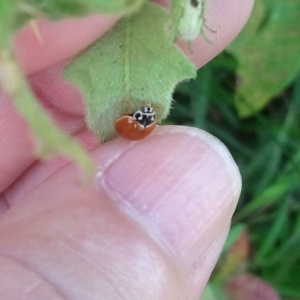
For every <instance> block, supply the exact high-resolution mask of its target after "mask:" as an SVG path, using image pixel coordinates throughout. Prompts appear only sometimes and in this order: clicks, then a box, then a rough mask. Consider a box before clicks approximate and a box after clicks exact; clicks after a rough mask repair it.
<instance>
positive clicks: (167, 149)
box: [104, 126, 241, 264]
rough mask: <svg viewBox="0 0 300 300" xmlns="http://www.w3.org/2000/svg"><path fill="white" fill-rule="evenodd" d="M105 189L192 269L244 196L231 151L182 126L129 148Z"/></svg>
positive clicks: (107, 177) (163, 128) (110, 173)
mask: <svg viewBox="0 0 300 300" xmlns="http://www.w3.org/2000/svg"><path fill="white" fill-rule="evenodd" d="M104 183H105V185H106V186H107V188H108V189H109V190H110V191H113V193H114V195H115V196H114V197H115V198H116V199H115V200H116V201H118V202H119V203H120V205H121V206H122V205H123V206H124V207H125V206H126V207H130V208H131V209H132V210H133V211H134V212H135V213H136V214H137V215H138V216H139V217H141V218H142V219H143V220H145V221H146V224H147V227H148V229H149V228H150V230H154V231H156V230H157V232H159V234H160V236H161V237H162V239H163V240H164V241H165V242H166V243H167V244H168V245H169V248H170V249H172V251H173V252H174V253H175V254H176V255H177V256H178V257H180V258H182V259H183V260H185V261H186V263H188V264H190V263H193V262H194V261H195V260H196V259H197V258H198V257H199V256H201V254H202V253H204V252H205V251H206V250H207V249H208V248H209V247H210V245H211V244H212V243H213V241H214V240H215V239H216V238H217V237H218V236H219V235H220V233H221V232H222V231H223V229H224V227H225V226H227V224H228V222H230V219H231V216H232V214H233V212H234V209H235V207H236V203H237V201H238V197H239V195H240V190H241V179H240V174H239V171H238V168H237V166H236V164H235V162H234V160H233V158H232V156H231V155H230V153H229V152H228V150H227V149H226V147H225V146H224V145H223V144H222V143H221V142H220V141H219V140H218V139H216V138H214V137H213V136H212V135H210V134H208V133H206V132H204V131H201V130H198V129H194V128H189V127H182V126H160V127H159V128H158V129H157V130H156V134H155V135H153V136H151V137H149V138H147V139H145V140H144V141H141V142H135V143H132V144H130V147H128V148H127V149H126V150H125V151H124V152H123V153H122V154H121V155H120V156H119V157H118V159H117V160H115V161H114V162H113V163H112V164H111V165H110V166H109V167H108V169H107V170H106V171H105V174H104Z"/></svg>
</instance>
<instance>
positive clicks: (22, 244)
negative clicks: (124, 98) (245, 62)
mask: <svg viewBox="0 0 300 300" xmlns="http://www.w3.org/2000/svg"><path fill="white" fill-rule="evenodd" d="M252 5H253V1H252V0H248V1H246V0H244V1H239V0H227V1H216V0H215V1H213V0H211V1H210V2H209V5H208V10H207V22H208V25H209V27H211V28H213V29H214V30H216V31H217V33H210V32H209V31H208V32H207V36H208V38H209V39H210V40H211V41H212V42H213V44H208V43H207V42H206V41H205V40H204V39H203V38H202V37H201V36H199V38H197V39H196V41H195V42H194V43H193V47H192V49H193V53H190V52H189V51H188V49H187V46H186V43H183V42H179V44H180V45H181V46H182V47H183V50H184V51H186V53H188V55H189V56H190V57H191V59H192V60H193V61H194V63H195V65H196V66H197V67H201V66H202V65H204V64H205V63H207V62H208V61H209V60H210V59H212V58H213V57H214V56H215V55H217V54H218V53H219V52H220V51H222V49H224V47H225V46H226V45H228V44H229V43H230V42H231V41H232V40H233V39H234V38H235V37H236V35H237V34H238V33H239V32H240V30H241V29H242V27H243V26H244V24H245V23H246V21H247V19H248V17H249V15H250V12H251V8H252ZM116 21H117V18H116V17H107V16H106V17H104V16H100V15H93V16H89V17H86V18H84V19H72V20H66V21H62V22H57V23H51V22H48V21H39V22H38V28H39V30H40V33H41V36H42V38H43V42H42V43H41V42H40V41H38V39H37V37H36V35H35V34H34V33H33V30H32V28H30V27H26V28H24V29H22V30H21V31H20V32H19V33H17V34H16V36H15V39H14V45H15V49H16V53H17V56H18V58H19V60H20V64H21V65H22V67H23V69H24V72H25V73H26V74H27V76H28V78H29V80H30V82H31V84H32V87H33V89H34V91H35V92H36V94H37V96H38V97H39V99H40V101H41V102H42V103H43V104H44V105H45V107H46V108H47V109H48V110H49V111H50V112H51V114H52V115H53V117H54V119H55V121H56V123H57V124H59V126H61V127H62V128H63V130H64V131H66V132H68V133H69V134H71V135H73V136H74V137H76V138H77V139H78V140H80V141H81V142H82V143H83V144H84V145H85V147H86V148H87V149H89V150H90V152H91V155H92V157H93V159H94V160H95V163H96V164H97V166H98V173H97V177H96V179H95V183H94V184H92V185H82V184H80V180H79V173H78V170H77V167H76V166H75V165H74V164H72V163H69V162H68V161H67V160H65V159H63V158H56V159H54V160H52V161H50V162H41V161H38V160H36V158H35V156H34V147H33V142H32V137H31V135H30V132H29V131H28V129H27V127H26V124H25V122H24V121H23V120H22V119H21V117H20V116H19V115H18V113H17V112H16V111H15V109H14V108H13V107H12V105H11V102H10V101H9V100H8V99H7V98H6V97H5V96H4V95H3V94H2V93H1V94H0V104H1V105H0V122H1V126H0V136H1V139H0V170H1V175H2V176H1V178H0V191H1V192H0V265H1V269H0V295H1V297H2V298H3V299H10V300H14V299H18V300H20V299H21V300H22V299H31V300H32V299H39V300H40V299H55V300H56V299H57V300H58V299H59V300H60V299H72V300H77V299H87V300H90V299H146V300H147V299H173V300H174V299H199V296H200V294H201V292H202V291H203V288H204V287H205V285H206V283H207V280H208V278H209V276H210V274H211V271H212V269H213V267H214V265H215V263H216V261H217V259H218V257H219V254H220V252H221V250H222V246H223V244H224V241H225V239H226V236H227V232H228V229H229V225H230V220H231V217H232V214H233V212H234V209H235V207H236V203H237V200H238V197H239V194H240V189H241V179H240V175H239V171H238V169H237V166H236V165H235V163H234V161H233V159H232V157H231V155H230V154H229V152H228V151H227V149H226V148H225V146H224V145H223V144H221V142H220V141H218V140H217V139H215V138H214V137H212V136H211V135H209V134H208V133H205V132H204V131H201V130H198V129H192V128H187V127H180V126H160V127H159V128H157V129H156V130H155V131H154V133H153V134H152V135H151V136H150V137H149V138H147V139H145V140H143V141H141V142H130V141H126V140H123V139H121V138H117V139H115V140H113V141H111V142H109V143H106V144H104V145H99V144H98V142H97V140H96V138H95V136H94V135H93V134H92V133H91V132H89V131H88V130H87V128H86V127H85V123H84V118H83V104H82V97H81V95H80V93H79V91H78V90H76V88H75V87H73V86H72V85H70V84H69V83H66V82H63V81H62V79H61V71H62V68H63V66H64V65H65V64H66V60H68V59H70V58H71V57H72V56H74V55H75V54H76V53H78V52H79V51H80V50H82V49H84V48H85V47H87V46H88V45H89V44H90V43H92V42H93V41H94V40H95V39H97V38H98V37H100V36H101V35H102V34H103V33H105V32H106V31H107V30H108V29H109V28H110V27H111V26H112V25H113V24H114V23H115V22H116ZM145 158H146V159H145ZM158 179H159V180H158Z"/></svg>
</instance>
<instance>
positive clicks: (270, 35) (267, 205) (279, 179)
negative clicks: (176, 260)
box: [168, 0, 300, 300]
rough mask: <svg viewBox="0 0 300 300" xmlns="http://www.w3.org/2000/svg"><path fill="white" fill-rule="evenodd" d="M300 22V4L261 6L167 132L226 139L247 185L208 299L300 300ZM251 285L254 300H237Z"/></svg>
mask: <svg viewBox="0 0 300 300" xmlns="http://www.w3.org/2000/svg"><path fill="white" fill-rule="evenodd" d="M299 18H300V1H294V0H279V1H278V0H276V1H275V0H263V1H256V6H255V9H254V11H253V15H252V17H251V20H250V22H249V24H248V25H247V26H246V28H245V29H244V31H243V32H242V33H241V34H240V36H239V37H238V39H237V40H236V41H235V42H234V43H233V44H232V45H230V47H229V48H228V49H227V50H226V51H224V52H223V53H222V54H220V55H219V56H218V57H216V58H215V59H214V60H212V61H211V62H210V63H209V64H207V65H206V66H205V67H203V68H202V69H200V70H199V71H198V76H197V78H196V80H194V81H191V82H186V83H183V84H181V85H180V86H178V88H177V90H176V92H175V94H174V99H175V102H174V105H173V110H172V111H171V115H170V117H169V120H168V122H169V123H176V124H182V125H188V126H194V127H199V128H201V129H204V130H206V131H208V132H210V133H212V134H213V135H215V136H217V137H218V138H219V139H220V140H222V141H223V142H224V143H225V144H226V146H227V147H228V148H229V150H230V151H231V153H232V155H233V157H234V159H235V160H236V162H237V164H238V166H239V168H240V171H241V174H242V178H243V190H242V194H241V198H240V201H239V205H238V208H237V211H236V213H235V215H234V219H233V226H232V230H231V232H230V235H229V238H228V243H229V245H227V246H226V247H225V250H224V253H223V255H222V258H221V259H220V261H219V263H218V266H217V268H216V270H215V272H214V274H213V276H212V278H211V281H210V284H209V287H208V289H207V291H206V292H205V295H204V296H203V299H207V300H208V299H211V300H213V299H243V300H245V299H256V300H263V299H271V300H273V299H278V298H277V297H278V296H277V295H276V294H277V293H278V294H279V295H280V297H281V298H282V299H300V286H299V278H300V251H299V249H300V184H299V183H300V147H299V145H300V72H299V71H300V55H299V53H300V31H299V22H298V20H299ZM296 28H297V30H296ZM245 230H246V232H247V235H245ZM245 236H246V237H245ZM240 239H244V241H243V242H241V241H240ZM245 239H246V241H245ZM235 243H238V245H243V246H236V245H235V246H234V244H235ZM247 243H248V246H247V247H246V246H245V245H246V244H247ZM245 249H248V250H247V253H246V252H245V251H246V250H245ZM239 251H240V252H239ZM232 257H236V259H232ZM234 271H235V272H234ZM250 274H251V275H250ZM245 282H248V283H249V282H250V283H251V282H252V283H253V284H252V287H253V286H254V287H256V291H254V294H255V295H256V296H255V297H254V296H253V295H252V296H253V297H254V298H251V296H249V295H248V296H249V297H250V298H247V297H246V296H245V295H243V296H241V295H239V294H238V293H236V289H238V288H241V286H242V290H243V291H245V290H247V286H246V285H245ZM243 284H244V285H243ZM233 287H234V289H235V290H234V293H232V288H233ZM230 288H231V293H228V289H230ZM258 291H264V292H262V293H260V294H257V292H258ZM268 291H269V292H271V291H272V295H273V296H272V297H269V298H267V296H266V295H267V294H268V293H267V292H268ZM252 292H253V291H252ZM233 294H234V295H233ZM229 295H230V296H229ZM269 295H270V293H269Z"/></svg>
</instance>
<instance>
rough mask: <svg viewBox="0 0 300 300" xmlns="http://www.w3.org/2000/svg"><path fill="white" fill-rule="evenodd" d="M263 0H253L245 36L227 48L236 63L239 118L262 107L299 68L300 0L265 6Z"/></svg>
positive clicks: (289, 81) (291, 78)
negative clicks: (251, 12)
mask: <svg viewBox="0 0 300 300" xmlns="http://www.w3.org/2000/svg"><path fill="white" fill-rule="evenodd" d="M263 3H268V1H266V0H264V2H262V0H260V1H256V4H255V8H254V11H253V15H252V17H251V18H252V19H251V20H252V21H250V22H249V23H248V25H247V26H246V28H245V31H246V32H245V37H244V35H243V34H241V36H240V37H239V38H237V40H236V41H235V42H233V44H232V45H231V46H230V47H229V50H230V51H231V53H232V54H234V55H235V56H236V58H237V60H238V62H239V65H238V67H237V74H238V77H239V83H238V87H237V95H236V99H235V105H236V108H237V110H238V112H239V114H240V116H242V117H247V116H251V115H252V114H254V113H255V112H257V111H259V110H261V109H262V108H263V107H265V105H266V104H268V102H269V101H271V99H272V97H274V96H275V95H276V94H278V93H279V92H280V91H281V90H282V89H283V88H285V87H286V86H287V85H288V84H290V83H291V81H292V80H293V79H294V77H295V76H296V75H297V73H298V72H299V68H300V56H299V53H300V36H299V18H300V1H294V0H280V1H274V3H273V4H272V5H268V7H267V9H266V7H265V6H264V5H263ZM258 21H259V24H258Z"/></svg>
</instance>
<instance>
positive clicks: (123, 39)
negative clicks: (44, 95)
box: [64, 2, 196, 141]
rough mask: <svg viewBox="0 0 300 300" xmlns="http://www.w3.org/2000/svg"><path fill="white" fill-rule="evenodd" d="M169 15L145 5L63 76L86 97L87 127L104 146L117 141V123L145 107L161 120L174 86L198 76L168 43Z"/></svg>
mask: <svg viewBox="0 0 300 300" xmlns="http://www.w3.org/2000/svg"><path fill="white" fill-rule="evenodd" d="M169 22H170V16H169V13H168V11H167V10H165V9H163V8H162V7H160V6H158V5H156V4H154V3H151V2H149V3H147V4H146V5H145V6H144V7H143V9H142V10H141V11H140V12H139V13H138V14H135V15H132V16H130V17H126V18H124V19H123V20H121V21H120V22H119V23H118V24H117V25H116V26H115V27H114V28H113V29H112V30H111V31H110V32H108V33H107V34H106V35H105V36H103V37H102V38H101V39H100V40H99V41H97V42H96V43H95V44H93V45H92V46H90V47H89V48H88V49H86V50H85V51H84V52H83V53H82V54H81V55H79V56H78V58H77V59H75V60H74V61H73V62H72V63H71V64H70V65H69V66H67V68H66V69H65V72H64V78H65V79H67V80H69V81H71V82H73V83H74V84H76V85H77V86H78V87H79V88H80V90H81V92H82V93H83V95H84V98H85V104H86V116H87V123H88V125H89V127H90V128H91V129H92V130H93V131H95V132H96V133H97V135H98V136H99V138H100V139H101V140H102V141H105V140H109V139H111V138H113V137H114V136H115V131H114V121H115V120H116V119H117V118H118V117H119V116H120V113H132V112H133V111H135V110H136V109H138V108H139V107H141V106H143V105H145V104H151V105H152V106H154V108H156V112H157V119H158V121H161V120H162V119H163V118H165V117H166V116H167V115H168V113H169V109H170V106H171V102H172V92H173V90H174V87H175V86H176V84H177V83H178V82H180V81H182V80H184V79H188V78H193V77H195V76H196V71H195V68H194V66H193V64H192V63H191V61H190V60H189V59H188V58H187V57H185V56H184V55H183V53H182V52H181V51H180V50H179V49H178V48H177V47H176V46H175V45H174V44H173V43H172V42H171V41H170V30H169V29H168V26H167V25H168V24H169Z"/></svg>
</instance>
